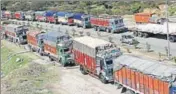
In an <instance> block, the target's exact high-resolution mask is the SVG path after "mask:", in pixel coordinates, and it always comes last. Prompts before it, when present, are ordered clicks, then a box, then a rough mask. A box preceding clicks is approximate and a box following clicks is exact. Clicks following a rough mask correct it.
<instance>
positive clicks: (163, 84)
mask: <svg viewBox="0 0 176 94" xmlns="http://www.w3.org/2000/svg"><path fill="white" fill-rule="evenodd" d="M113 71H114V81H115V84H116V85H117V86H118V89H120V88H122V91H123V92H125V91H126V93H127V94H176V66H175V65H170V64H167V63H163V62H159V61H154V60H149V59H145V58H143V57H137V56H132V55H122V56H120V57H118V58H116V59H115V60H114V68H113Z"/></svg>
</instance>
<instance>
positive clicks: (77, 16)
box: [73, 13, 85, 20]
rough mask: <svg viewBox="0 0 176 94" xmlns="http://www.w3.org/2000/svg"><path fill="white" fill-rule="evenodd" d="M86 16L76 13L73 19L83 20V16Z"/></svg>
mask: <svg viewBox="0 0 176 94" xmlns="http://www.w3.org/2000/svg"><path fill="white" fill-rule="evenodd" d="M84 15H85V14H83V13H75V14H74V16H73V18H74V19H76V20H82V16H84Z"/></svg>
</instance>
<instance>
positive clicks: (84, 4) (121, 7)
mask: <svg viewBox="0 0 176 94" xmlns="http://www.w3.org/2000/svg"><path fill="white" fill-rule="evenodd" d="M164 3H165V2H159V1H157V2H156V1H155V2H151V1H150V2H149V1H148V2H139V1H133V2H117V1H116V2H115V1H113V2H110V1H102V2H97V1H80V2H78V1H72V2H68V1H67V2H66V1H65V2H64V1H34V0H33V1H31V2H26V1H21V2H18V1H4V2H3V4H2V7H3V9H7V10H11V11H19V10H22V11H27V10H58V11H70V12H84V13H90V14H93V15H98V14H104V13H108V14H114V15H124V14H133V13H138V12H143V11H144V10H145V9H151V10H152V9H154V10H157V12H158V11H159V12H160V11H161V12H162V11H163V10H164V9H163V8H162V5H163V4H164ZM162 13H163V12H162ZM169 14H170V15H171V16H172V15H176V4H175V3H169Z"/></svg>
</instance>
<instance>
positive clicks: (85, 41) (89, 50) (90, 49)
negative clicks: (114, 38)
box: [73, 36, 111, 57]
mask: <svg viewBox="0 0 176 94" xmlns="http://www.w3.org/2000/svg"><path fill="white" fill-rule="evenodd" d="M107 44H111V43H110V42H108V41H105V40H101V39H98V38H92V37H88V36H84V37H80V38H75V39H74V40H73V48H74V49H75V50H78V51H80V52H82V53H85V54H87V55H89V56H92V57H96V47H99V46H103V45H107Z"/></svg>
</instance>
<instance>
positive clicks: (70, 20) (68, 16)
mask: <svg viewBox="0 0 176 94" xmlns="http://www.w3.org/2000/svg"><path fill="white" fill-rule="evenodd" d="M73 15H74V14H73V13H67V14H66V15H65V18H66V20H67V21H68V24H73V22H74V20H73Z"/></svg>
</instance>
